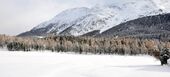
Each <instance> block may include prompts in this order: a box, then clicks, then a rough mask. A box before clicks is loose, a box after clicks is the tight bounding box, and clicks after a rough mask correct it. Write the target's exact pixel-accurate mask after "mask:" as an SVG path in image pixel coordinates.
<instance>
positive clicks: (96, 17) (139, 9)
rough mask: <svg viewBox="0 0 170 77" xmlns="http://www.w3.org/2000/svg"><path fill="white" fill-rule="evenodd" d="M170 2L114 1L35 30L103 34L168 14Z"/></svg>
mask: <svg viewBox="0 0 170 77" xmlns="http://www.w3.org/2000/svg"><path fill="white" fill-rule="evenodd" d="M168 3H170V1H168V0H113V2H112V3H109V4H103V5H97V6H94V7H93V8H75V9H70V10H66V11H64V12H62V13H60V14H58V15H57V16H55V17H54V18H53V19H51V20H49V21H46V22H44V23H41V24H40V25H38V26H37V27H35V28H33V29H32V30H31V31H32V32H35V31H36V32H39V33H42V34H47V33H52V34H63V35H75V36H78V35H83V34H85V33H88V32H91V31H94V30H100V32H103V31H105V30H108V29H109V28H111V27H113V26H116V25H118V24H120V23H123V22H126V21H129V20H133V19H137V18H140V17H144V16H150V15H157V14H162V13H167V12H169V11H170V7H169V5H168ZM33 34H34V33H33Z"/></svg>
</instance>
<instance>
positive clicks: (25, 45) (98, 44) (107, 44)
mask: <svg viewBox="0 0 170 77" xmlns="http://www.w3.org/2000/svg"><path fill="white" fill-rule="evenodd" d="M0 47H6V48H7V49H8V50H9V51H42V50H50V51H52V52H75V53H80V54H82V53H84V54H86V53H93V54H120V55H139V54H148V55H152V56H155V57H158V56H159V53H160V51H161V49H163V48H170V42H169V41H160V40H157V39H138V38H132V37H119V38H104V37H100V38H95V37H74V36H49V37H44V38H30V37H15V36H6V35H0Z"/></svg>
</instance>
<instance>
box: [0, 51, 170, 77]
mask: <svg viewBox="0 0 170 77" xmlns="http://www.w3.org/2000/svg"><path fill="white" fill-rule="evenodd" d="M151 76H152V77H170V66H160V63H159V61H158V60H156V59H154V58H153V57H150V56H118V55H79V54H66V53H50V52H9V51H0V77H151Z"/></svg>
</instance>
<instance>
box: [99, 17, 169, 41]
mask: <svg viewBox="0 0 170 77" xmlns="http://www.w3.org/2000/svg"><path fill="white" fill-rule="evenodd" d="M169 35H170V14H162V15H155V16H148V17H143V18H139V19H136V20H132V21H128V22H126V23H122V24H120V25H118V26H116V27H113V28H110V29H109V30H107V31H105V32H103V33H101V34H99V35H97V36H102V37H116V36H133V37H143V38H161V37H170V36H169Z"/></svg>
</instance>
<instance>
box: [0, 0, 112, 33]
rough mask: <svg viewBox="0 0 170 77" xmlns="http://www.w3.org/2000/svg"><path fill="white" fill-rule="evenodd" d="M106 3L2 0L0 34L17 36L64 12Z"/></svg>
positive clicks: (0, 2)
mask: <svg viewBox="0 0 170 77" xmlns="http://www.w3.org/2000/svg"><path fill="white" fill-rule="evenodd" d="M106 1H107V0H106ZM106 1H105V0H0V34H7V35H17V34H19V33H21V32H25V31H28V30H30V29H32V28H33V27H35V26H37V25H38V24H39V23H41V22H43V21H47V20H49V19H51V18H53V17H54V16H55V15H57V14H58V13H60V12H61V11H63V10H66V9H69V8H75V7H92V6H95V5H96V4H102V3H104V2H106ZM108 1H109V0H108Z"/></svg>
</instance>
